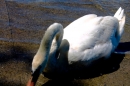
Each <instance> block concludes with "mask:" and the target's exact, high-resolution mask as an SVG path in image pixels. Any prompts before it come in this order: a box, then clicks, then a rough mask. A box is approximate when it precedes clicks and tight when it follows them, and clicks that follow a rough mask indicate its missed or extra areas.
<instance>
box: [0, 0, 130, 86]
mask: <svg viewBox="0 0 130 86" xmlns="http://www.w3.org/2000/svg"><path fill="white" fill-rule="evenodd" d="M129 4H130V2H129V0H0V44H1V46H0V86H25V84H26V82H27V80H28V78H29V75H30V67H31V60H32V57H33V55H34V54H35V52H36V51H37V49H38V46H39V43H40V41H41V38H42V36H43V34H44V32H45V30H46V28H47V27H48V26H49V25H50V24H52V23H54V22H59V23H61V24H62V25H63V26H64V27H66V26H67V25H68V24H69V23H71V22H72V21H74V20H75V19H77V18H79V17H81V16H83V15H86V14H97V15H98V16H106V15H110V16H113V15H114V13H115V12H116V10H117V9H118V8H119V7H122V8H124V9H125V13H126V25H125V31H124V34H123V36H122V38H121V44H120V45H121V46H120V47H119V48H121V49H124V51H125V49H126V48H124V47H126V46H127V50H126V51H130V46H129V45H130V43H129V42H130V30H129V28H130V23H129V22H130V8H129ZM124 58H125V59H124V60H123V62H122V64H121V66H120V68H119V70H118V71H116V72H113V73H108V74H107V75H103V76H100V77H97V78H92V79H83V80H74V81H69V82H68V81H65V82H63V83H64V85H67V86H68V85H69V86H99V85H100V86H107V85H108V86H119V85H121V86H123V85H124V86H129V85H130V84H129V79H130V77H129V76H130V73H129V65H130V64H129V62H130V56H129V55H126V56H125V57H124ZM42 81H43V82H42ZM39 83H41V84H42V85H43V86H52V85H58V86H61V85H63V84H59V81H53V80H50V81H48V79H46V78H41V79H40V80H39Z"/></svg>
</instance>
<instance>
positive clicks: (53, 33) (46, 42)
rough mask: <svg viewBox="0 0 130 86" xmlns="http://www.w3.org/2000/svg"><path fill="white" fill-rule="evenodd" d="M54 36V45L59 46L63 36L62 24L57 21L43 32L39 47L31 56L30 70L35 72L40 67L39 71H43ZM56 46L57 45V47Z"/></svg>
mask: <svg viewBox="0 0 130 86" xmlns="http://www.w3.org/2000/svg"><path fill="white" fill-rule="evenodd" d="M54 37H55V40H56V45H55V46H59V45H60V43H61V41H62V37H63V26H62V25H61V24H59V23H54V24H52V25H50V27H49V28H48V29H47V31H46V32H45V34H44V36H43V38H42V40H41V44H40V47H39V49H38V51H37V53H36V55H35V56H34V58H33V62H32V71H33V72H35V71H36V70H37V68H39V67H40V71H39V73H41V72H42V71H43V69H44V68H45V66H46V63H47V61H48V56H49V52H50V48H51V44H52V41H53V39H54ZM57 48H58V47H57Z"/></svg>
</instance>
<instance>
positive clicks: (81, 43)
mask: <svg viewBox="0 0 130 86" xmlns="http://www.w3.org/2000/svg"><path fill="white" fill-rule="evenodd" d="M124 24H125V15H124V9H122V8H121V7H120V8H119V9H118V10H117V12H116V13H115V15H114V17H112V16H105V17H102V16H100V17H97V15H95V14H89V15H85V16H83V17H81V18H79V19H77V20H75V21H74V22H72V23H71V24H69V25H68V26H67V27H66V28H65V29H64V31H63V27H62V25H61V24H59V23H54V24H52V25H51V26H50V27H49V28H48V29H47V31H46V33H45V34H44V37H43V39H42V41H41V44H40V47H39V49H38V52H37V53H36V55H35V56H34V59H33V62H32V78H31V79H30V80H29V81H28V83H27V86H34V85H35V83H36V81H37V79H38V77H39V75H40V73H41V72H42V71H43V70H44V68H45V66H46V64H47V63H49V67H51V65H52V66H53V67H54V66H55V67H57V66H58V65H60V66H61V65H62V64H63V65H64V66H65V63H66V61H65V60H66V58H67V59H68V65H71V64H73V63H75V62H81V64H83V65H86V66H87V65H89V64H90V63H92V61H94V60H97V59H99V58H102V57H105V58H106V59H107V58H109V56H110V54H111V53H112V52H114V50H115V48H116V47H117V45H118V43H119V41H120V38H121V36H122V33H123V31H124ZM63 32H64V35H63ZM62 40H63V41H62ZM59 47H60V48H59ZM48 59H49V60H48ZM63 59H64V60H63ZM58 60H59V61H58ZM62 62H63V63H62ZM66 65H67V64H66ZM53 67H52V68H50V69H53ZM66 70H67V69H66Z"/></svg>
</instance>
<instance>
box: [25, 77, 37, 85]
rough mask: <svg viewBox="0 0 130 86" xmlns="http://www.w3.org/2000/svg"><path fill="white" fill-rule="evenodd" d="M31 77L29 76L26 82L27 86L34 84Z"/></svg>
mask: <svg viewBox="0 0 130 86" xmlns="http://www.w3.org/2000/svg"><path fill="white" fill-rule="evenodd" d="M32 78H33V77H31V78H30V79H29V81H28V83H27V86H35V82H34V81H33V80H32Z"/></svg>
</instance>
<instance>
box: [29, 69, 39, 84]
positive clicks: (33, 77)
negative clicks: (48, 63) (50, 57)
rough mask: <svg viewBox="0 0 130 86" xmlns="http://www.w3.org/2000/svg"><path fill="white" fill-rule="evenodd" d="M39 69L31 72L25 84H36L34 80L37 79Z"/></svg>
mask: <svg viewBox="0 0 130 86" xmlns="http://www.w3.org/2000/svg"><path fill="white" fill-rule="evenodd" d="M39 70H40V69H39V68H38V69H37V70H36V71H35V72H33V73H32V74H31V78H30V79H29V81H28V83H27V86H35V84H36V82H37V80H38V77H39V75H40V73H39Z"/></svg>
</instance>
